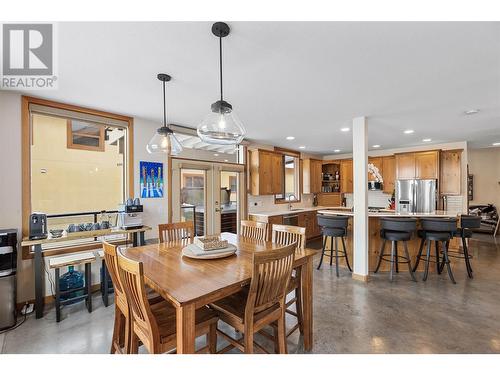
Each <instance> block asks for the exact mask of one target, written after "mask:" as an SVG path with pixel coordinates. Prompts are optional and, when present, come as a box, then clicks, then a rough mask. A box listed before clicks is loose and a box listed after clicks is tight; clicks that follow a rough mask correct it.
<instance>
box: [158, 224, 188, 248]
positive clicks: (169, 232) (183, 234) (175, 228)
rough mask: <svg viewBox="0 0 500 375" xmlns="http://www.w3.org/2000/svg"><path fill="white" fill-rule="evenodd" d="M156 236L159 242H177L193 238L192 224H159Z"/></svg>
mask: <svg viewBox="0 0 500 375" xmlns="http://www.w3.org/2000/svg"><path fill="white" fill-rule="evenodd" d="M158 234H159V236H160V243H161V242H171V241H179V240H184V239H191V240H193V238H194V223H193V222H192V221H183V222H180V223H171V224H159V225H158Z"/></svg>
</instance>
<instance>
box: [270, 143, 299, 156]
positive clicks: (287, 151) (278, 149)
mask: <svg viewBox="0 0 500 375" xmlns="http://www.w3.org/2000/svg"><path fill="white" fill-rule="evenodd" d="M274 152H277V153H279V154H284V155H289V156H296V157H298V158H299V159H300V152H298V151H295V150H291V149H289V148H283V147H278V146H274Z"/></svg>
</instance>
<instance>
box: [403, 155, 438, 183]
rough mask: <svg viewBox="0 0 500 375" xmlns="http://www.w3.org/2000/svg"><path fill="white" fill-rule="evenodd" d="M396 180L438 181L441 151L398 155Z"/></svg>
mask: <svg viewBox="0 0 500 375" xmlns="http://www.w3.org/2000/svg"><path fill="white" fill-rule="evenodd" d="M396 178H397V179H400V180H408V179H413V178H419V179H438V178H439V151H437V150H436V151H423V152H409V153H404V154H396Z"/></svg>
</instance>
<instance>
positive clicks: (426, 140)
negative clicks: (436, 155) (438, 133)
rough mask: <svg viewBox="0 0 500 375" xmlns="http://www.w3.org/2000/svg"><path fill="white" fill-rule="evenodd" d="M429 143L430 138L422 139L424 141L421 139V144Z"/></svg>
mask: <svg viewBox="0 0 500 375" xmlns="http://www.w3.org/2000/svg"><path fill="white" fill-rule="evenodd" d="M430 141H432V139H430V138H424V139H422V142H430Z"/></svg>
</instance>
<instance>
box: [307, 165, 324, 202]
mask: <svg viewBox="0 0 500 375" xmlns="http://www.w3.org/2000/svg"><path fill="white" fill-rule="evenodd" d="M322 166H323V161H321V160H316V159H304V160H303V162H302V181H303V186H302V192H303V193H304V194H313V193H320V192H321V173H322Z"/></svg>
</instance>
